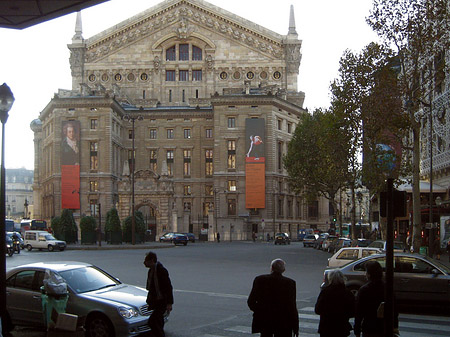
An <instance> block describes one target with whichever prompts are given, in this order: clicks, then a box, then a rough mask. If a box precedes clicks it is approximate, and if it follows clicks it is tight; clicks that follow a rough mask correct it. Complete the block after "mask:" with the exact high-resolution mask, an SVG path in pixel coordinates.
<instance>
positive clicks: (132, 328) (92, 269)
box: [6, 262, 151, 337]
mask: <svg viewBox="0 0 450 337" xmlns="http://www.w3.org/2000/svg"><path fill="white" fill-rule="evenodd" d="M46 270H50V271H52V272H54V273H56V274H57V275H59V276H61V277H62V278H63V279H64V280H65V282H66V283H67V290H68V292H69V296H68V301H67V307H66V312H67V313H70V314H75V315H78V316H79V317H83V318H85V325H84V327H85V329H86V336H88V337H101V336H105V337H106V336H108V337H111V336H120V337H121V336H135V335H138V334H140V333H142V332H146V331H149V330H150V328H149V326H148V325H147V321H148V318H149V316H150V313H151V311H149V309H148V305H147V303H146V299H147V291H146V290H145V289H143V288H139V287H136V286H132V285H128V284H124V283H121V282H120V281H119V280H118V279H116V278H115V277H113V276H111V275H109V274H108V273H107V272H105V271H103V270H102V269H100V268H98V267H96V266H94V265H91V264H87V263H82V262H46V263H43V262H39V263H33V264H27V265H23V266H19V267H15V268H13V269H11V270H9V271H8V272H7V275H6V293H7V302H6V309H7V315H8V318H9V319H10V323H12V324H13V325H28V326H30V325H31V326H44V325H45V323H44V313H43V310H42V300H41V290H40V288H41V286H43V280H44V275H45V271H46Z"/></svg>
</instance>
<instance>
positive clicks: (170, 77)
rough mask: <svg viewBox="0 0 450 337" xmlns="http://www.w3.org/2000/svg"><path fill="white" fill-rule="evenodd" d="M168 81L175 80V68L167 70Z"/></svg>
mask: <svg viewBox="0 0 450 337" xmlns="http://www.w3.org/2000/svg"><path fill="white" fill-rule="evenodd" d="M166 81H168V82H174V81H175V70H166Z"/></svg>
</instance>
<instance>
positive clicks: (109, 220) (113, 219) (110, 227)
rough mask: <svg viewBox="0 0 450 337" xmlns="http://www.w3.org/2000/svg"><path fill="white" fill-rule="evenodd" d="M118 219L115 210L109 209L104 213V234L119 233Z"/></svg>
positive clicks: (120, 229)
mask: <svg viewBox="0 0 450 337" xmlns="http://www.w3.org/2000/svg"><path fill="white" fill-rule="evenodd" d="M121 231H122V227H121V226H120V218H119V214H118V213H117V209H115V208H111V209H110V210H109V211H108V213H106V222H105V232H121Z"/></svg>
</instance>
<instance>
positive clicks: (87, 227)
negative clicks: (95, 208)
mask: <svg viewBox="0 0 450 337" xmlns="http://www.w3.org/2000/svg"><path fill="white" fill-rule="evenodd" d="M80 230H81V232H82V233H83V232H95V231H96V230H97V221H96V220H95V218H94V217H92V216H84V217H82V218H81V220H80Z"/></svg>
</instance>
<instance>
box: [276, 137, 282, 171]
mask: <svg viewBox="0 0 450 337" xmlns="http://www.w3.org/2000/svg"><path fill="white" fill-rule="evenodd" d="M277 147H278V149H277V152H278V158H277V159H278V170H282V169H283V142H278V144H277Z"/></svg>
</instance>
